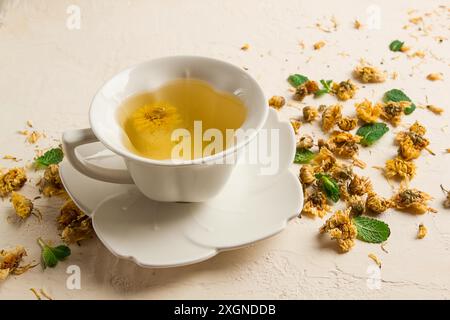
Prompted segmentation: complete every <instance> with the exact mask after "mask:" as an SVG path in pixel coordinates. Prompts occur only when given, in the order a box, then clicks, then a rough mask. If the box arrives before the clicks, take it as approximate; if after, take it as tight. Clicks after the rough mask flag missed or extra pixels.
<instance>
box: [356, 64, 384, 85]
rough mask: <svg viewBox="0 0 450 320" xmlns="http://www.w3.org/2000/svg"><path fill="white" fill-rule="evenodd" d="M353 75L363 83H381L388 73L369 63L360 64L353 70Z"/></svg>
mask: <svg viewBox="0 0 450 320" xmlns="http://www.w3.org/2000/svg"><path fill="white" fill-rule="evenodd" d="M353 76H354V77H355V78H356V79H358V80H359V81H361V82H363V83H380V82H384V81H385V80H386V73H385V72H381V71H380V70H378V69H377V68H375V67H373V66H369V65H360V66H357V67H356V68H355V70H353Z"/></svg>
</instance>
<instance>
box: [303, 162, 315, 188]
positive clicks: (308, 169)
mask: <svg viewBox="0 0 450 320" xmlns="http://www.w3.org/2000/svg"><path fill="white" fill-rule="evenodd" d="M299 178H300V182H301V183H302V185H304V186H305V185H310V184H311V183H313V182H314V181H316V178H315V177H314V169H313V167H312V166H311V165H309V164H304V165H303V166H302V167H301V168H300V175H299Z"/></svg>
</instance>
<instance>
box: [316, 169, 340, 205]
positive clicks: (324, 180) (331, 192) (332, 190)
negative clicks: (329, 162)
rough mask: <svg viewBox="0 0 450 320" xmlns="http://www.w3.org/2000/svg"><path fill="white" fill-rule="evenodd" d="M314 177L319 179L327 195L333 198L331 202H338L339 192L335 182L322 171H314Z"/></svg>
mask: <svg viewBox="0 0 450 320" xmlns="http://www.w3.org/2000/svg"><path fill="white" fill-rule="evenodd" d="M315 177H316V179H318V180H320V182H321V187H322V190H323V191H324V192H325V194H326V195H327V197H328V198H329V199H331V200H333V202H338V201H339V198H340V197H341V194H340V191H339V185H338V184H337V182H336V181H335V180H334V179H333V178H331V177H330V176H329V175H327V174H323V173H316V174H315Z"/></svg>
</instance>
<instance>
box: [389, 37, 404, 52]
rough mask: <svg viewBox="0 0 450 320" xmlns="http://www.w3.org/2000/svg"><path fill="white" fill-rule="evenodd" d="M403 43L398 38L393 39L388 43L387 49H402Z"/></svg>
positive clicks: (395, 50) (396, 50)
mask: <svg viewBox="0 0 450 320" xmlns="http://www.w3.org/2000/svg"><path fill="white" fill-rule="evenodd" d="M404 44H405V43H404V42H402V41H400V40H394V41H392V42H391V43H390V44H389V49H390V50H391V51H394V52H398V51H400V50H402V47H403V45H404Z"/></svg>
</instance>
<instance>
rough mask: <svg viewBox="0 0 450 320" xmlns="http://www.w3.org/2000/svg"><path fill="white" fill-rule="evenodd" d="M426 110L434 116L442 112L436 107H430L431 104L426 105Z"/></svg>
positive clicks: (442, 110)
mask: <svg viewBox="0 0 450 320" xmlns="http://www.w3.org/2000/svg"><path fill="white" fill-rule="evenodd" d="M427 109H428V110H430V111H431V112H433V113H434V114H437V115H441V114H442V112H444V109H442V108H439V107H436V106H434V105H431V104H429V105H427Z"/></svg>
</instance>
